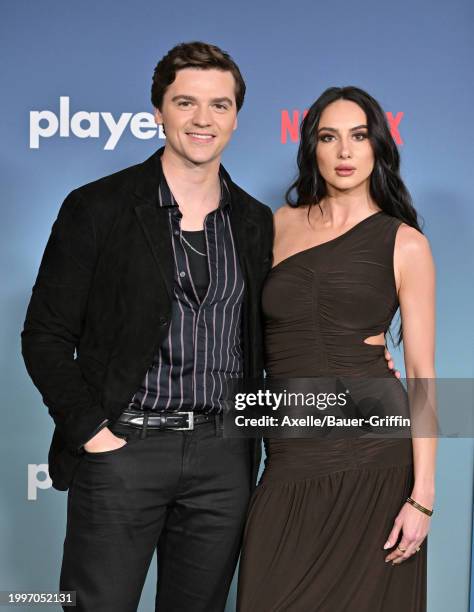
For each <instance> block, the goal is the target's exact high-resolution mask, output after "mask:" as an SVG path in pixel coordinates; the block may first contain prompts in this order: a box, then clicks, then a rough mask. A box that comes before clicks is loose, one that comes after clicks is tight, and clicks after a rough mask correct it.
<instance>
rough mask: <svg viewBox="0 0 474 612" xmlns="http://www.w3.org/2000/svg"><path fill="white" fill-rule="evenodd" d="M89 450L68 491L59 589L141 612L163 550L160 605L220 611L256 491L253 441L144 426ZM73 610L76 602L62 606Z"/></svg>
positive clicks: (99, 606)
mask: <svg viewBox="0 0 474 612" xmlns="http://www.w3.org/2000/svg"><path fill="white" fill-rule="evenodd" d="M113 431H114V433H116V434H117V435H122V434H123V435H126V433H125V432H127V434H128V436H129V437H128V442H127V444H126V445H125V446H123V447H121V448H119V449H117V450H112V451H106V452H103V453H85V455H84V457H83V459H82V461H81V463H80V464H79V467H78V469H77V472H76V474H75V476H74V480H73V483H72V485H71V488H70V489H69V494H68V514H67V532H66V539H65V542H64V556H63V564H62V570H61V580H60V588H61V590H75V591H76V592H77V608H76V610H78V611H79V610H81V611H87V612H135V611H136V610H137V607H138V603H139V600H140V594H141V591H142V588H143V584H144V582H145V578H146V574H147V571H148V567H149V565H150V561H151V558H152V556H153V553H154V551H155V548H156V549H157V556H158V584H157V594H156V608H155V610H159V612H201V611H202V612H222V610H224V607H225V602H226V598H227V593H228V590H229V586H230V582H231V580H232V576H233V573H234V569H235V565H236V562H237V558H238V554H239V549H240V543H241V535H242V530H243V527H244V522H245V515H246V510H247V505H248V501H249V497H250V492H251V488H252V483H251V478H250V473H251V460H250V450H249V441H248V440H246V439H227V438H222V437H220V434H216V427H215V424H214V423H209V424H203V425H198V426H196V428H195V429H194V430H193V431H156V430H155V431H150V430H149V431H148V434H147V437H146V438H145V439H140V438H139V437H138V435H139V431H137V430H132V431H133V433H132V434H131V436H130V429H128V428H124V427H121V428H119V427H117V426H115V427H113ZM64 609H65V610H70V608H64Z"/></svg>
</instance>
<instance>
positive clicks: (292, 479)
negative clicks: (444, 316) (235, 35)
mask: <svg viewBox="0 0 474 612" xmlns="http://www.w3.org/2000/svg"><path fill="white" fill-rule="evenodd" d="M298 167H299V176H298V178H297V180H296V181H295V182H294V184H293V185H292V186H291V187H290V189H289V190H288V192H287V204H286V205H285V206H283V207H282V208H280V209H279V210H278V211H277V212H276V214H275V246H274V267H273V269H272V271H271V272H270V274H269V276H268V278H267V281H266V284H265V287H264V291H263V312H264V316H265V342H266V370H267V375H269V376H270V377H273V378H280V379H284V378H286V379H290V378H298V377H326V376H334V375H337V376H341V375H343V376H344V375H346V376H358V377H360V376H365V377H385V376H390V373H388V374H387V372H386V366H385V362H384V356H383V353H384V347H383V345H384V337H385V334H386V333H387V331H388V328H389V326H390V323H391V320H392V318H393V316H394V314H395V312H396V311H397V309H398V307H400V313H401V330H400V339H401V338H402V337H403V346H404V357H405V367H406V374H407V377H408V378H423V379H432V378H434V376H435V371H434V333H435V332H434V329H435V321H434V300H435V298H434V285H435V281H434V265H433V260H432V256H431V253H430V248H429V244H428V241H427V240H426V238H425V237H424V236H423V234H422V233H421V230H420V227H419V225H418V220H417V214H416V211H415V210H414V208H413V206H412V204H411V200H410V196H409V193H408V191H407V189H406V187H405V186H404V184H403V182H402V180H401V178H400V175H399V154H398V151H397V147H396V145H395V143H394V141H393V139H392V137H391V134H390V131H389V128H388V125H387V121H386V118H385V115H384V113H383V111H382V109H381V107H380V106H379V104H378V103H377V102H376V101H375V100H374V99H373V98H372V97H371V96H369V95H368V94H367V93H366V92H364V91H362V90H361V89H358V88H356V87H344V88H330V89H328V90H326V91H325V92H324V93H323V94H322V95H321V97H320V98H319V99H318V100H317V101H316V102H315V103H314V104H313V105H312V107H311V108H310V110H309V112H308V114H307V116H306V118H305V120H304V122H303V125H302V128H301V143H300V147H299V152H298ZM293 190H295V191H296V199H295V200H294V201H293V200H292V199H291V194H292V192H293ZM289 296H291V299H289ZM266 451H267V463H266V468H265V472H264V474H263V477H262V480H261V482H260V484H259V486H258V487H257V490H256V492H255V494H254V496H253V499H252V503H251V506H250V513H249V517H248V522H247V527H246V532H245V538H244V546H243V551H242V558H241V566H240V576H239V593H238V609H239V611H240V612H253V611H255V612H282V611H291V612H316V611H317V612H399V611H400V610H403V612H415V611H416V612H422V611H423V610H425V609H426V543H425V538H426V535H427V533H428V530H429V526H430V515H431V512H432V508H433V502H434V467H435V453H436V440H435V439H434V438H416V439H413V440H411V439H410V438H405V439H403V438H394V437H392V438H390V439H389V438H385V439H380V437H379V438H372V439H370V438H367V437H365V438H364V437H351V438H345V439H343V438H341V439H337V440H327V439H326V440H321V439H269V440H266ZM407 500H408V501H407Z"/></svg>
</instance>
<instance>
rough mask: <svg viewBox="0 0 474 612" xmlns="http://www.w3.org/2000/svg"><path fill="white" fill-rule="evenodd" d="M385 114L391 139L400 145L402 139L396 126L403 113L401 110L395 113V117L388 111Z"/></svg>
mask: <svg viewBox="0 0 474 612" xmlns="http://www.w3.org/2000/svg"><path fill="white" fill-rule="evenodd" d="M386 115H387V121H388V125H389V127H390V133H391V134H392V138H393V140H394V141H395V142H396V144H397V145H402V144H403V140H402V137H401V136H400V132H399V131H398V126H399V125H400V121H401V120H402V118H403V113H402V112H400V113H397V114H396V115H395V117H394V116H393V114H392V113H390V112H388V113H386Z"/></svg>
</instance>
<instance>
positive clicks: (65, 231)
mask: <svg viewBox="0 0 474 612" xmlns="http://www.w3.org/2000/svg"><path fill="white" fill-rule="evenodd" d="M161 151H162V150H160V151H157V152H156V153H155V154H154V155H152V156H151V157H150V158H149V159H147V160H146V161H145V162H144V163H141V164H138V165H136V166H132V167H130V168H126V169H125V170H122V171H120V172H117V173H115V174H112V175H110V176H107V177H105V178H102V179H99V180H98V181H94V182H93V183H89V184H88V185H84V186H83V187H80V188H78V189H75V190H74V191H72V192H71V193H70V194H69V195H68V196H67V198H66V200H65V201H64V203H63V205H62V207H61V209H60V211H59V214H58V218H57V219H56V221H55V223H54V225H53V227H52V231H51V236H50V238H49V241H48V244H47V246H46V249H45V252H44V255H43V259H42V261H41V266H40V269H39V272H38V277H37V279H36V282H35V285H34V287H33V292H32V296H31V300H30V303H29V306H28V311H27V314H26V320H25V324H24V329H23V332H22V334H21V335H22V353H23V358H24V360H25V364H26V367H27V370H28V372H29V374H30V376H31V378H32V380H33V382H34V384H35V385H36V387H37V388H38V389H39V391H40V393H41V395H42V397H43V401H44V403H45V404H46V406H47V407H48V409H49V413H50V414H51V416H52V418H53V420H54V422H55V425H56V427H55V431H54V435H53V439H52V442H51V448H50V451H49V473H50V476H51V479H52V481H53V487H55V488H56V489H59V490H66V489H67V488H68V487H69V484H70V482H71V480H72V477H73V473H74V470H75V468H76V467H77V465H78V463H79V461H80V458H81V455H82V453H83V450H80V447H81V445H82V444H84V443H85V442H86V441H87V440H89V439H90V438H91V436H92V435H93V433H94V432H95V431H96V430H97V428H98V426H99V425H100V423H102V422H103V421H104V419H105V418H108V419H110V421H111V423H113V422H114V421H115V420H116V419H117V418H118V417H119V415H120V414H121V413H122V411H123V410H124V409H125V408H126V407H127V405H128V402H129V401H130V398H131V397H132V396H133V394H134V393H135V391H136V390H137V388H138V387H139V386H140V384H141V382H142V380H143V378H144V376H145V373H146V371H147V369H148V367H149V366H150V364H151V363H152V359H153V356H154V355H155V354H156V352H157V350H158V347H159V346H160V344H161V343H162V342H163V340H164V339H165V337H166V335H167V333H168V327H169V325H170V320H171V300H172V295H173V256H172V246H171V236H170V233H169V225H168V219H167V215H168V212H167V210H166V209H165V208H160V207H159V206H158V204H157V198H158V185H159V182H160V178H161V172H162V170H161V163H160V155H161ZM221 171H222V172H223V175H224V177H225V179H226V181H227V183H228V185H229V190H230V194H231V222H232V229H233V232H234V236H235V241H236V245H237V250H238V255H239V261H240V265H241V268H242V272H243V274H244V279H245V296H244V304H243V309H242V343H243V365H244V374H245V376H246V377H248V378H252V379H256V378H260V377H261V376H262V371H263V343H262V323H261V307H260V294H261V288H262V283H263V280H264V278H265V276H266V274H267V272H268V270H269V269H270V266H271V250H272V241H273V221H272V213H271V210H270V208H268V207H267V206H265V205H263V204H261V203H260V202H258V201H257V200H255V199H254V198H252V197H251V196H250V195H248V194H247V193H245V191H243V190H242V189H241V188H240V187H238V186H237V185H236V184H235V183H233V182H232V180H231V178H230V176H229V175H228V174H227V172H226V171H225V170H224V169H223V168H221ZM259 448H260V444H259V443H257V444H255V449H253V451H255V452H253V451H252V453H253V459H254V461H253V464H254V471H255V469H257V468H258V465H255V462H257V463H258V460H259Z"/></svg>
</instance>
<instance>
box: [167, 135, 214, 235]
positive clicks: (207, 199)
mask: <svg viewBox="0 0 474 612" xmlns="http://www.w3.org/2000/svg"><path fill="white" fill-rule="evenodd" d="M219 165H220V159H216V160H212V162H210V163H209V164H192V163H191V162H186V161H185V160H183V159H182V158H181V157H179V156H178V155H176V154H175V153H174V152H173V151H171V150H169V149H168V148H166V147H165V150H164V151H163V155H162V156H161V166H162V169H163V173H164V175H165V178H166V182H167V183H168V186H169V188H170V190H171V193H172V194H173V197H174V198H175V199H176V202H177V203H178V205H179V208H180V211H181V213H182V214H183V220H182V227H183V229H201V228H202V224H203V220H204V217H205V216H206V214H207V213H209V212H211V211H212V210H215V209H216V208H217V207H218V206H219V200H220V180H219Z"/></svg>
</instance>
